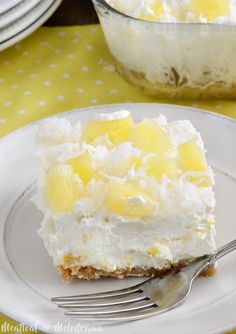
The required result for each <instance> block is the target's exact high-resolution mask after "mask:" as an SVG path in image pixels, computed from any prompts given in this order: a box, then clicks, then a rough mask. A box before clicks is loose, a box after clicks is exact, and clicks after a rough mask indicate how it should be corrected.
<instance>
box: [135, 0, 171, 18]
mask: <svg viewBox="0 0 236 334" xmlns="http://www.w3.org/2000/svg"><path fill="white" fill-rule="evenodd" d="M148 9H149V11H148V12H147V10H145V12H143V13H142V14H141V15H140V19H142V20H147V21H157V20H159V19H160V18H161V16H162V15H163V14H164V13H165V10H164V7H163V5H162V3H161V1H159V0H155V1H153V2H152V3H150V4H149V5H148Z"/></svg>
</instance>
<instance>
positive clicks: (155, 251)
mask: <svg viewBox="0 0 236 334" xmlns="http://www.w3.org/2000/svg"><path fill="white" fill-rule="evenodd" d="M159 254H160V249H159V248H158V247H151V248H149V249H148V252H147V255H148V256H158V255H159Z"/></svg>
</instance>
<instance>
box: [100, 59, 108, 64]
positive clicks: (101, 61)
mask: <svg viewBox="0 0 236 334" xmlns="http://www.w3.org/2000/svg"><path fill="white" fill-rule="evenodd" d="M98 64H99V65H106V64H107V62H106V60H105V59H103V58H100V59H99V61H98Z"/></svg>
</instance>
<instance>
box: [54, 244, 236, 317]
mask: <svg viewBox="0 0 236 334" xmlns="http://www.w3.org/2000/svg"><path fill="white" fill-rule="evenodd" d="M233 250H236V240H234V241H231V242H230V243H228V244H226V245H225V246H223V247H221V248H219V249H218V250H217V251H216V252H215V253H214V254H211V255H204V256H202V257H200V258H198V259H196V260H194V261H192V262H191V263H190V264H189V265H188V266H186V267H184V268H182V269H181V270H179V271H177V272H175V273H171V274H169V275H167V276H164V277H163V278H150V279H148V280H146V281H145V282H142V283H140V284H137V285H134V286H131V287H128V288H125V289H121V290H114V291H107V292H101V293H94V294H88V295H77V296H65V297H55V298H52V301H53V302H55V303H57V304H58V306H59V307H60V308H65V309H67V310H68V311H67V312H65V314H66V315H68V316H71V317H73V319H77V318H79V319H80V320H96V321H98V320H99V321H124V320H126V321H129V320H138V319H143V318H147V317H150V316H153V315H157V314H161V313H163V312H167V311H169V310H171V309H173V308H175V307H176V306H178V305H179V304H180V303H182V302H183V301H184V300H185V299H186V298H187V296H188V295H189V293H190V290H191V287H192V283H193V281H194V279H195V278H196V277H197V276H198V275H199V274H200V273H201V272H202V271H203V270H204V269H205V268H206V267H207V266H209V265H211V264H213V263H214V262H215V261H217V260H218V259H220V258H221V257H223V256H225V255H227V254H229V253H230V252H232V251H233Z"/></svg>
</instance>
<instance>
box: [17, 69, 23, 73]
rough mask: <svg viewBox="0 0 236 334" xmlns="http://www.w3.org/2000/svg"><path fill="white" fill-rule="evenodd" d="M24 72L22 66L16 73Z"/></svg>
mask: <svg viewBox="0 0 236 334" xmlns="http://www.w3.org/2000/svg"><path fill="white" fill-rule="evenodd" d="M23 72H24V70H22V69H21V68H19V69H18V70H16V73H18V74H21V73H23Z"/></svg>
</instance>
